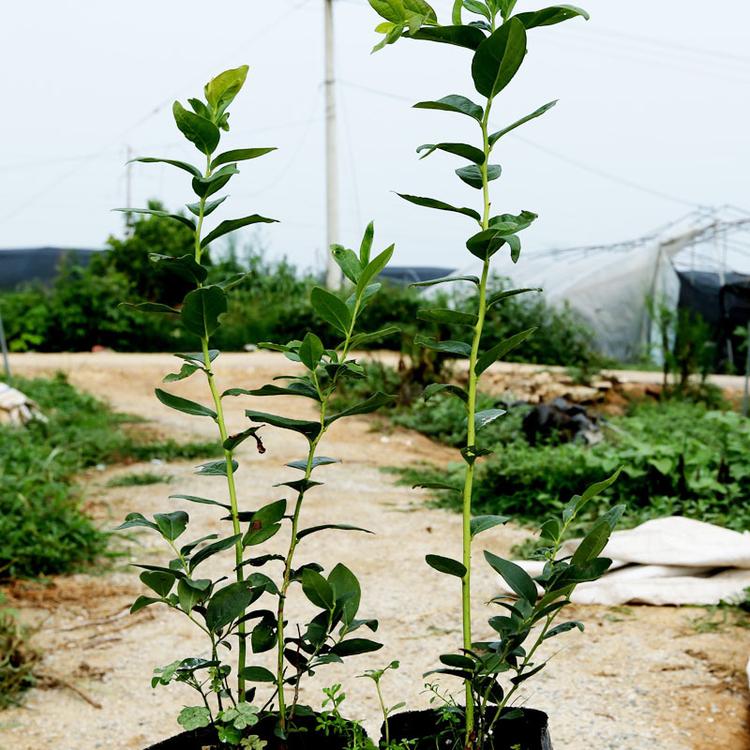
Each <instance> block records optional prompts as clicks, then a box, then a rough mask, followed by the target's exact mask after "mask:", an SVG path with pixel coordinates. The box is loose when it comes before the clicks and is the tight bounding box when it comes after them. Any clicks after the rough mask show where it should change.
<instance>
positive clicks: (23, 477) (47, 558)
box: [0, 375, 217, 578]
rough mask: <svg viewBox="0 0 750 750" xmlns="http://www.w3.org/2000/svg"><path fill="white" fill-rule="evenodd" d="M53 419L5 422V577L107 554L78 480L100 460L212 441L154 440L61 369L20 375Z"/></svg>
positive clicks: (1, 548)
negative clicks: (49, 374)
mask: <svg viewBox="0 0 750 750" xmlns="http://www.w3.org/2000/svg"><path fill="white" fill-rule="evenodd" d="M14 385H15V386H16V387H18V388H20V389H21V390H22V391H23V392H24V393H26V394H27V395H28V396H29V397H30V398H32V399H34V400H35V401H36V402H37V403H38V404H39V405H40V406H41V408H42V411H43V412H44V414H45V415H46V416H47V417H48V419H49V421H48V422H47V423H46V424H45V423H41V422H32V423H31V424H30V425H28V426H27V427H26V428H24V429H19V428H12V427H0V455H2V457H3V465H2V471H0V538H1V539H2V540H3V543H2V544H1V545H0V577H1V578H19V577H36V576H42V575H53V574H57V573H66V572H70V571H71V570H75V569H77V568H79V567H81V566H83V565H85V564H86V563H88V562H91V561H93V560H94V559H95V558H96V557H97V556H99V555H102V554H105V551H106V541H107V537H106V535H105V534H103V533H102V532H100V531H99V530H98V529H97V528H96V527H95V526H94V525H93V523H92V522H91V520H90V519H89V518H88V517H87V516H86V515H85V514H84V513H83V512H82V510H81V508H80V503H81V496H80V493H79V490H78V488H77V486H76V483H75V477H76V475H77V474H78V473H79V472H81V471H82V470H84V469H86V468H89V467H91V466H95V465H97V464H101V463H117V462H120V461H125V460H138V461H145V460H149V459H151V458H160V459H162V460H171V459H178V458H195V457H197V456H206V455H211V454H213V453H215V452H216V450H217V446H216V445H215V444H204V443H192V444H186V445H184V446H182V445H180V444H178V443H176V442H175V441H173V440H169V441H166V442H149V441H148V439H146V438H144V437H142V436H139V435H138V432H137V431H132V430H126V429H124V428H125V425H126V423H127V422H129V421H132V420H131V419H130V418H129V417H127V416H124V415H120V414H115V413H113V412H112V411H111V410H110V409H109V408H108V407H107V406H106V405H105V404H103V403H102V402H101V401H99V400H98V399H95V398H94V397H92V396H89V395H87V394H85V393H81V392H79V391H77V390H76V389H75V388H73V386H71V385H70V384H69V383H68V381H67V380H66V379H65V378H64V377H63V376H62V375H59V376H57V377H55V378H52V379H36V380H26V379H23V378H16V379H15V380H14Z"/></svg>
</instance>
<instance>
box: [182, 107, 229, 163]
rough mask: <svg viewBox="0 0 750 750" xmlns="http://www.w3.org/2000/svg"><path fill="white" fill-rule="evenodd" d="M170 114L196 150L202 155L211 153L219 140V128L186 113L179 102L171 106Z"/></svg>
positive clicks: (191, 113)
mask: <svg viewBox="0 0 750 750" xmlns="http://www.w3.org/2000/svg"><path fill="white" fill-rule="evenodd" d="M172 114H173V115H174V120H175V122H176V123H177V127H178V128H179V130H180V132H181V133H182V134H183V135H184V136H185V138H187V139H188V140H189V141H190V142H191V143H194V144H195V146H196V148H197V149H198V150H199V151H202V152H203V153H204V154H211V153H213V151H214V149H215V148H216V147H217V146H218V145H219V139H220V138H221V134H220V133H219V128H217V127H216V125H214V124H213V123H212V122H211V121H210V120H207V119H206V118H205V117H201V116H200V115H196V114H195V113H194V112H190V111H188V110H187V109H185V108H184V107H183V106H182V104H180V103H179V102H175V103H174V104H173V105H172Z"/></svg>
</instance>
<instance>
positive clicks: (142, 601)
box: [130, 596, 162, 615]
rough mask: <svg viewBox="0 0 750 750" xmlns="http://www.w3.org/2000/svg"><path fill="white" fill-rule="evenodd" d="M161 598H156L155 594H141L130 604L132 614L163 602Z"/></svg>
mask: <svg viewBox="0 0 750 750" xmlns="http://www.w3.org/2000/svg"><path fill="white" fill-rule="evenodd" d="M161 603H162V600H161V599H154V597H153V596H139V597H138V598H137V599H136V600H135V601H134V602H133V603H132V604H131V605H130V614H131V615H134V614H135V613H136V612H138V611H140V610H142V609H145V608H146V607H150V606H151V605H152V604H161Z"/></svg>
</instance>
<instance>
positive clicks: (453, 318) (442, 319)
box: [417, 307, 477, 327]
mask: <svg viewBox="0 0 750 750" xmlns="http://www.w3.org/2000/svg"><path fill="white" fill-rule="evenodd" d="M417 319H418V320H426V321H427V322H428V323H444V324H446V325H458V326H470V327H471V326H474V325H476V322H477V316H476V315H475V314H474V313H467V312H461V311H459V310H451V309H449V308H444V307H432V308H423V309H421V310H417Z"/></svg>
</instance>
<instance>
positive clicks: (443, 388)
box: [422, 383, 469, 403]
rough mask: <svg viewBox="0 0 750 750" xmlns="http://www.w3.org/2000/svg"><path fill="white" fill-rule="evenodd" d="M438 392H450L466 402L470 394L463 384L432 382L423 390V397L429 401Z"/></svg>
mask: <svg viewBox="0 0 750 750" xmlns="http://www.w3.org/2000/svg"><path fill="white" fill-rule="evenodd" d="M438 393H450V394H451V395H452V396H456V397H458V398H460V399H461V401H463V402H464V403H468V401H469V394H468V393H467V392H466V391H465V390H464V389H463V388H461V386H458V385H452V384H450V383H431V384H430V385H428V386H427V387H426V388H425V389H424V391H423V392H422V398H423V399H424V400H425V401H427V400H428V399H431V398H432V397H433V396H435V395H437V394H438Z"/></svg>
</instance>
